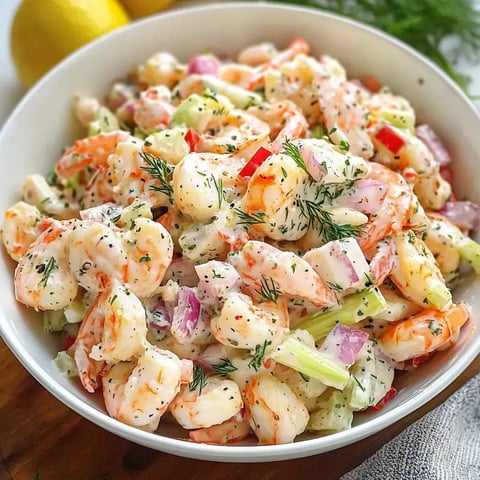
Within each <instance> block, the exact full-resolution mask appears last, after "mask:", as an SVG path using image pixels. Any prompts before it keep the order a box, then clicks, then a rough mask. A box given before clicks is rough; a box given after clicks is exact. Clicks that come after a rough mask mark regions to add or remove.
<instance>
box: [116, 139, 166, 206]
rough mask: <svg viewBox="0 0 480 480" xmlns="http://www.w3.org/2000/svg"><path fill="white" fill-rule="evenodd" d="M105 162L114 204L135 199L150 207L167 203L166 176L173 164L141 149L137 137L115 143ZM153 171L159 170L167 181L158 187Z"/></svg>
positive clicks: (123, 203) (155, 172) (126, 202)
mask: <svg viewBox="0 0 480 480" xmlns="http://www.w3.org/2000/svg"><path fill="white" fill-rule="evenodd" d="M107 164H108V169H109V179H110V180H111V187H112V193H113V198H114V200H115V203H118V204H120V205H124V206H127V205H130V204H131V203H132V202H133V200H134V199H135V198H138V199H139V200H141V201H143V202H145V203H147V204H149V205H150V206H151V207H152V208H155V207H161V206H166V205H168V204H169V201H170V200H169V184H168V181H169V178H168V177H169V175H170V174H171V171H172V170H173V167H172V166H170V164H168V163H166V162H164V161H163V160H158V159H156V157H155V156H152V155H150V154H149V153H146V152H144V151H143V145H142V142H141V141H140V140H139V139H138V138H135V139H131V140H127V141H121V142H120V143H118V145H117V146H116V147H115V149H114V151H113V152H112V154H111V155H110V156H109V158H108V161H107ZM149 172H151V173H149ZM152 173H153V174H157V173H159V174H160V175H161V176H163V177H165V181H166V182H167V183H166V184H165V185H163V184H162V185H160V186H159V180H158V179H157V178H155V177H154V176H153V175H152ZM162 187H165V188H162Z"/></svg>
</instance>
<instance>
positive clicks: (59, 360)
mask: <svg viewBox="0 0 480 480" xmlns="http://www.w3.org/2000/svg"><path fill="white" fill-rule="evenodd" d="M53 363H55V365H56V366H57V368H58V369H59V370H60V372H61V373H62V375H64V376H65V377H67V378H74V377H78V371H77V367H76V365H75V360H74V359H73V358H72V357H71V356H70V355H69V354H68V353H67V352H66V351H65V350H62V351H61V352H58V353H57V356H56V357H55V359H54V360H53Z"/></svg>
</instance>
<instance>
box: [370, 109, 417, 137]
mask: <svg viewBox="0 0 480 480" xmlns="http://www.w3.org/2000/svg"><path fill="white" fill-rule="evenodd" d="M376 116H378V117H381V118H383V119H384V120H386V121H387V122H389V123H390V124H392V125H393V126H394V127H397V128H404V129H406V130H410V131H411V132H413V131H414V130H415V114H414V113H413V110H398V109H393V108H381V109H380V110H379V111H378V112H376Z"/></svg>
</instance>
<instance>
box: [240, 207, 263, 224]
mask: <svg viewBox="0 0 480 480" xmlns="http://www.w3.org/2000/svg"><path fill="white" fill-rule="evenodd" d="M233 210H234V212H235V213H236V214H237V216H238V218H239V219H240V220H241V221H240V222H237V224H238V225H258V224H260V223H265V213H264V212H255V213H251V214H250V213H247V212H244V211H243V210H242V209H240V208H234V209H233Z"/></svg>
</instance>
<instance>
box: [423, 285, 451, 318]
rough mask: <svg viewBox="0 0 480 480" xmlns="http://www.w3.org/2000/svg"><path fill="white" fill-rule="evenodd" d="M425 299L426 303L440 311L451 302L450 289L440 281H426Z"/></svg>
mask: <svg viewBox="0 0 480 480" xmlns="http://www.w3.org/2000/svg"><path fill="white" fill-rule="evenodd" d="M426 283H427V289H426V292H425V298H426V299H427V300H428V303H429V304H431V305H433V306H434V307H435V308H438V309H439V310H441V309H442V308H444V307H445V306H446V305H448V304H449V303H451V301H452V293H451V292H450V289H449V288H448V287H447V286H446V285H445V284H444V283H443V282H441V281H439V280H435V279H433V278H429V279H427V281H426Z"/></svg>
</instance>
